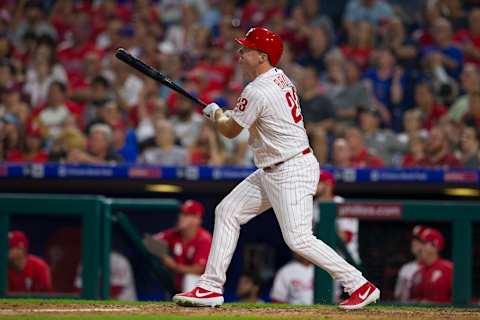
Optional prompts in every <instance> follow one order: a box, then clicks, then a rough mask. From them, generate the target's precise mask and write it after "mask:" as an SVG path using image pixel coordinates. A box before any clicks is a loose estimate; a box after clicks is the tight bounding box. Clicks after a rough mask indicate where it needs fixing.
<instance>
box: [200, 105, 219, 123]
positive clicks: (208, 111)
mask: <svg viewBox="0 0 480 320" xmlns="http://www.w3.org/2000/svg"><path fill="white" fill-rule="evenodd" d="M218 109H220V107H219V106H218V104H216V103H210V104H209V105H207V106H206V107H205V108H203V111H202V112H203V115H204V116H205V117H207V118H208V119H210V120H212V121H215V112H217V110H218Z"/></svg>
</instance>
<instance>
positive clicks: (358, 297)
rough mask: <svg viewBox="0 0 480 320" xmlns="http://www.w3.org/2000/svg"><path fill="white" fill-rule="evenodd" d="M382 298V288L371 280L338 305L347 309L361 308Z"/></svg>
mask: <svg viewBox="0 0 480 320" xmlns="http://www.w3.org/2000/svg"><path fill="white" fill-rule="evenodd" d="M378 299H380V290H378V288H377V287H375V286H374V285H373V284H371V283H370V282H367V283H365V284H364V285H363V286H361V287H360V288H358V289H357V290H355V291H354V292H353V293H352V295H351V296H350V298H348V299H347V300H345V301H343V302H341V303H340V304H339V305H338V307H339V308H341V309H345V310H355V309H361V308H363V307H365V306H366V305H369V304H370V303H375V302H377V300H378Z"/></svg>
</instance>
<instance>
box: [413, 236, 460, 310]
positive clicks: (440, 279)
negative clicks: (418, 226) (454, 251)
mask: <svg viewBox="0 0 480 320" xmlns="http://www.w3.org/2000/svg"><path fill="white" fill-rule="evenodd" d="M419 238H420V240H421V241H422V242H423V245H422V249H421V250H420V263H421V266H420V268H419V270H418V271H417V272H416V273H415V275H414V276H413V283H412V288H411V298H412V300H413V301H415V302H420V303H450V302H451V301H452V274H453V264H452V262H451V261H448V260H446V259H442V258H441V257H440V252H441V251H442V250H443V248H444V245H445V239H444V237H443V235H442V234H441V233H440V232H439V231H438V230H436V229H433V228H425V229H424V230H422V232H420V234H419Z"/></svg>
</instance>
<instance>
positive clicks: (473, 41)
mask: <svg viewBox="0 0 480 320" xmlns="http://www.w3.org/2000/svg"><path fill="white" fill-rule="evenodd" d="M454 40H455V41H456V42H457V43H458V44H459V46H460V47H461V49H462V50H463V53H464V55H465V62H467V63H468V62H473V63H475V64H476V65H477V66H479V65H480V8H473V9H472V10H471V11H470V14H469V16H468V29H467V30H465V29H464V30H460V31H458V32H457V33H456V34H455V37H454Z"/></svg>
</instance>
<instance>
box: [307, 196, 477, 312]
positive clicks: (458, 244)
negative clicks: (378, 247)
mask: <svg viewBox="0 0 480 320" xmlns="http://www.w3.org/2000/svg"><path fill="white" fill-rule="evenodd" d="M320 214H321V219H320V221H319V223H318V224H317V226H316V228H315V231H316V235H317V236H318V238H320V239H321V240H322V241H324V242H325V243H327V244H329V245H330V246H335V243H336V239H337V236H336V227H335V219H336V218H340V217H351V218H358V219H361V220H375V221H382V220H384V221H385V220H388V221H418V222H439V221H441V222H450V223H451V224H452V230H453V233H452V239H451V241H452V258H453V259H452V260H453V264H454V270H453V297H452V298H453V299H452V300H453V301H452V302H453V304H454V305H456V306H466V305H469V304H470V303H471V300H472V280H473V264H472V244H473V243H472V242H473V223H474V222H478V221H480V203H458V202H451V201H436V202H427V201H396V202H385V201H382V202H376V201H355V202H347V203H342V204H336V203H333V202H324V203H321V204H320ZM360 236H361V235H360ZM332 292H333V281H332V278H331V277H330V275H328V274H327V273H326V272H324V271H323V270H321V269H319V268H315V295H314V297H315V298H314V301H315V303H332V302H333V293H332Z"/></svg>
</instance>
